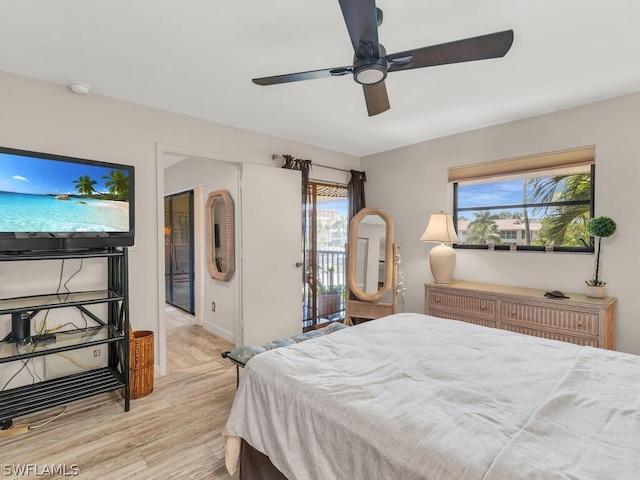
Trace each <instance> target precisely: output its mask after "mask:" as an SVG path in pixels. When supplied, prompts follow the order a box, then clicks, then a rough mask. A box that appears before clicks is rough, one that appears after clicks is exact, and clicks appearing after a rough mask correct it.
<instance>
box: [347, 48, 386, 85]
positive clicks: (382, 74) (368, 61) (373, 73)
mask: <svg viewBox="0 0 640 480" xmlns="http://www.w3.org/2000/svg"><path fill="white" fill-rule="evenodd" d="M378 51H379V52H380V57H379V58H376V57H370V56H366V57H360V58H358V57H354V59H353V79H354V80H355V81H356V82H357V83H360V84H361V85H374V84H376V83H380V82H381V81H383V80H384V79H385V78H387V71H388V69H389V62H388V61H387V59H386V55H387V52H386V51H385V48H384V47H383V46H382V45H381V44H380V45H378Z"/></svg>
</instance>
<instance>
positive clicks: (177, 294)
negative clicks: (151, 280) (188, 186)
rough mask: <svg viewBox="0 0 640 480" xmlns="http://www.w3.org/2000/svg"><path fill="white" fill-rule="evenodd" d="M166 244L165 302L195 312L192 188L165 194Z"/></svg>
mask: <svg viewBox="0 0 640 480" xmlns="http://www.w3.org/2000/svg"><path fill="white" fill-rule="evenodd" d="M164 245H165V255H164V259H165V260H164V263H165V269H164V270H165V299H166V302H167V303H170V304H171V305H174V306H176V307H178V308H180V309H182V310H184V311H186V312H189V313H191V314H194V313H195V306H194V288H193V287H194V286H193V282H194V270H193V255H194V245H193V190H190V191H188V192H183V193H178V194H175V195H168V196H166V197H165V198H164Z"/></svg>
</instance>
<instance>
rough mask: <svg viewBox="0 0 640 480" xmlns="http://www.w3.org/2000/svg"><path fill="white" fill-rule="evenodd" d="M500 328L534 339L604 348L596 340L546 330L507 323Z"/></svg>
mask: <svg viewBox="0 0 640 480" xmlns="http://www.w3.org/2000/svg"><path fill="white" fill-rule="evenodd" d="M500 328H501V329H503V330H509V331H510V332H516V333H522V334H524V335H532V336H534V337H541V338H548V339H550V340H559V341H561V342H569V343H575V344H576V345H583V346H589V347H600V348H604V346H603V345H600V342H598V340H597V339H596V338H593V337H591V338H589V337H586V338H581V337H572V336H571V335H564V334H562V333H558V332H551V331H548V330H536V329H534V328H527V327H523V326H520V325H511V324H508V323H503V324H502V325H501V326H500Z"/></svg>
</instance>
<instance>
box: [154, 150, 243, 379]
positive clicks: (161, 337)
mask: <svg viewBox="0 0 640 480" xmlns="http://www.w3.org/2000/svg"><path fill="white" fill-rule="evenodd" d="M169 156H178V157H185V158H187V157H189V158H199V159H203V160H211V161H216V162H225V163H232V164H235V165H236V166H237V167H238V168H240V166H241V164H242V162H241V160H240V158H239V157H236V156H233V155H228V154H223V153H214V152H209V151H204V150H198V149H193V148H187V147H180V146H176V145H168V144H161V143H157V144H156V212H157V219H156V224H157V232H156V238H157V244H158V246H157V250H158V255H157V260H156V269H157V270H156V282H157V292H158V293H157V294H158V312H159V321H158V339H157V340H158V350H157V351H158V368H159V375H165V374H166V373H167V323H166V318H165V315H164V310H165V301H164V300H165V292H164V288H165V287H164V196H165V191H164V168H165V167H164V165H165V157H169ZM197 187H198V186H194V187H193V190H194V216H196V218H204V212H203V211H202V208H203V201H204V200H203V198H204V197H203V195H204V191H203V188H202V186H199V192H198V188H197ZM189 189H191V188H189ZM166 193H167V194H169V193H172V192H166ZM202 228H204V221H203V222H199V221H197V220H196V221H195V222H194V237H195V242H196V243H195V245H194V246H195V248H196V251H195V257H194V264H195V265H194V273H195V280H194V282H195V284H196V285H195V292H194V293H195V310H196V323H198V322H199V323H198V324H199V325H202V312H203V311H204V308H205V299H204V275H205V270H206V268H205V262H204V258H203V256H202V255H203V250H204V249H203V248H202V247H203V245H201V244H200V243H199V242H200V240H199V239H200V238H202V234H201V232H202V230H201V229H202ZM236 234H240V232H239V229H238V228H236ZM239 240H240V238H238V241H239ZM236 274H237V275H241V272H236ZM238 323H239V322H238ZM240 328H241V326H240V325H236V332H235V334H236V338H241V330H240Z"/></svg>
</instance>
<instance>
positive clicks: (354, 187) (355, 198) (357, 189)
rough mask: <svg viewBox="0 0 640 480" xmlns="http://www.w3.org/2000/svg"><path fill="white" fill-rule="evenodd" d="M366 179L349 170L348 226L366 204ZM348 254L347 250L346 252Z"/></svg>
mask: <svg viewBox="0 0 640 480" xmlns="http://www.w3.org/2000/svg"><path fill="white" fill-rule="evenodd" d="M366 181H367V175H366V174H365V173H364V172H358V171H357V170H351V180H349V184H348V185H347V195H348V196H349V226H351V219H352V218H353V217H355V216H356V214H357V213H358V212H359V211H360V210H362V209H363V208H364V207H365V206H366V202H365V199H364V182H366ZM347 255H348V252H347ZM348 292H349V299H350V300H355V299H356V297H355V295H354V294H353V292H351V290H348ZM352 321H353V322H354V323H357V321H358V319H357V318H353V319H352Z"/></svg>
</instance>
